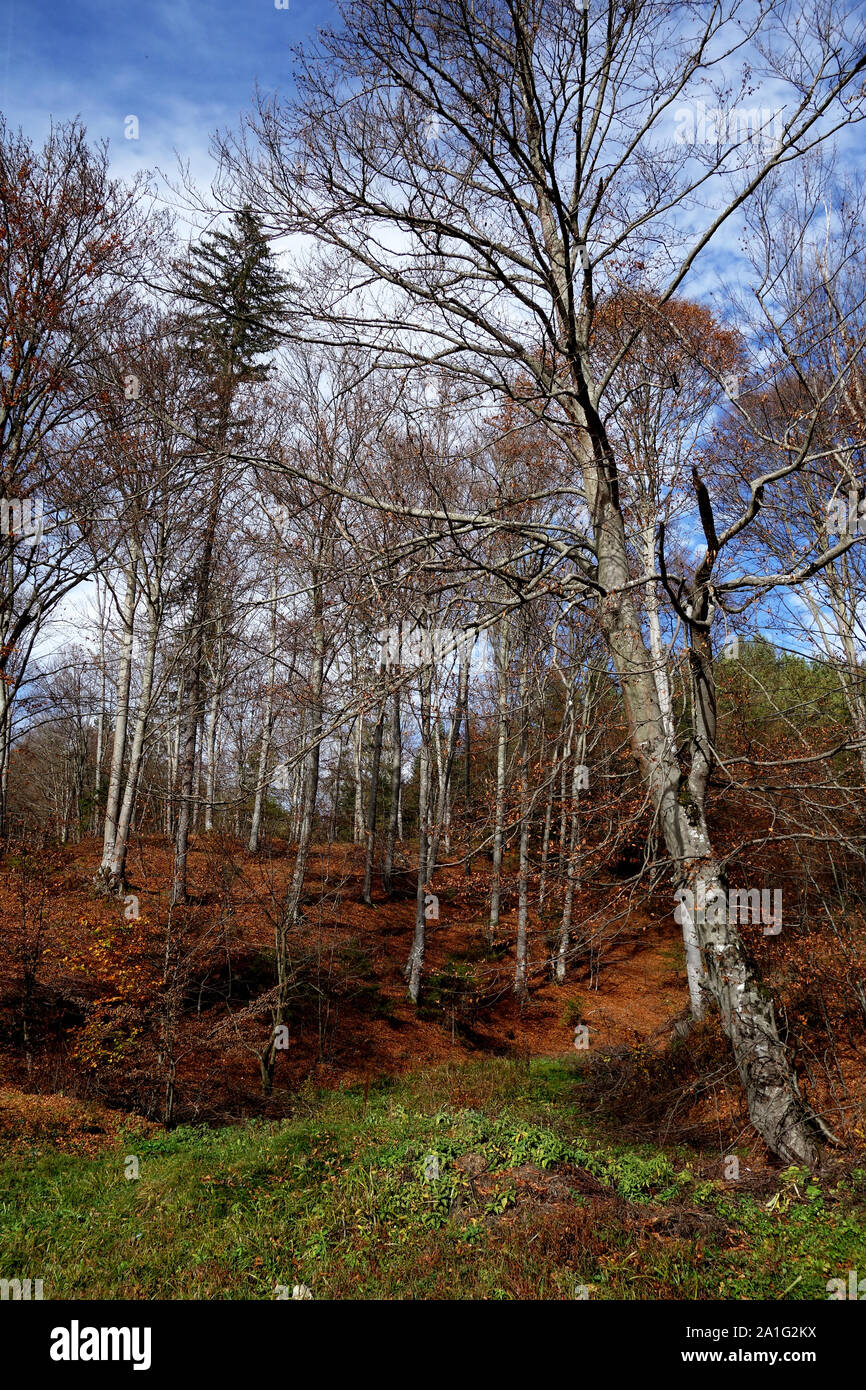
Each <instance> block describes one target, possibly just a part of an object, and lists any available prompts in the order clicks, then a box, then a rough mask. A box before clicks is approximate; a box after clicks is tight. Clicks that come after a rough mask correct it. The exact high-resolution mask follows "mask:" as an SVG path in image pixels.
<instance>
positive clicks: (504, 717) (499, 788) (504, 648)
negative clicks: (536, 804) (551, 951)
mask: <svg viewBox="0 0 866 1390" xmlns="http://www.w3.org/2000/svg"><path fill="white" fill-rule="evenodd" d="M508 644H509V625H508V620H507V619H503V620H502V622H501V624H500V632H499V643H498V646H497V651H496V658H497V659H496V670H497V676H498V681H499V690H498V697H497V706H496V712H497V722H496V800H495V802H494V808H493V869H492V874H491V879H490V921H489V925H488V929H487V934H488V938H489V939H490V941H493V939H494V937H495V935H496V931H497V928H498V927H499V909H500V903H501V900H502V850H503V831H504V825H505V773H506V767H507V757H508V656H509V651H508Z"/></svg>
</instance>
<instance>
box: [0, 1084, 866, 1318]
mask: <svg viewBox="0 0 866 1390" xmlns="http://www.w3.org/2000/svg"><path fill="white" fill-rule="evenodd" d="M434 1155H435V1158H436V1162H435V1163H434V1162H433V1161H432V1156H434ZM130 1156H134V1157H135V1158H137V1160H138V1164H139V1174H140V1176H139V1177H138V1179H137V1180H135V1179H128V1178H127V1177H126V1176H125V1169H126V1167H127V1166H128V1165H127V1158H128V1157H130ZM691 1161H692V1163H694V1157H692V1160H691ZM437 1164H438V1177H437V1176H431V1174H435V1172H436V1167H437ZM717 1166H718V1167H719V1170H720V1171H721V1164H720V1163H719V1164H718V1165H717ZM864 1211H866V1173H864V1172H862V1171H859V1172H855V1173H854V1174H853V1175H848V1176H847V1177H846V1178H845V1179H844V1180H843V1181H841V1182H839V1183H837V1184H836V1185H835V1186H834V1187H832V1188H826V1189H825V1188H822V1187H821V1186H820V1185H819V1184H817V1183H813V1182H811V1180H809V1179H808V1178H807V1177H806V1175H805V1174H803V1173H800V1172H797V1171H796V1170H788V1172H787V1173H785V1174H781V1175H779V1178H778V1181H777V1183H776V1186H775V1187H774V1189H773V1191H772V1192H771V1193H770V1195H769V1196H767V1195H766V1194H765V1193H762V1194H761V1195H760V1196H759V1197H758V1196H744V1195H738V1194H737V1192H736V1189H735V1188H733V1187H732V1185H731V1184H727V1183H725V1182H724V1181H722V1180H721V1179H720V1180H718V1181H713V1180H709V1179H707V1178H706V1177H701V1176H699V1174H698V1173H696V1172H695V1171H693V1168H692V1167H690V1166H689V1159H688V1156H687V1155H685V1154H684V1153H682V1152H677V1151H674V1150H668V1151H661V1150H658V1149H653V1148H649V1147H646V1148H635V1147H631V1148H627V1147H624V1146H617V1145H615V1144H612V1143H610V1142H609V1141H607V1140H605V1139H603V1138H602V1137H601V1136H600V1135H599V1133H598V1132H594V1131H593V1130H592V1128H591V1127H590V1125H589V1124H588V1123H587V1122H586V1121H585V1119H583V1118H582V1117H581V1113H580V1110H579V1106H578V1103H577V1090H576V1087H575V1084H574V1078H573V1076H572V1075H571V1074H569V1072H567V1071H566V1070H565V1069H564V1068H562V1067H560V1066H557V1065H556V1064H553V1063H537V1064H533V1066H532V1067H531V1068H530V1069H528V1070H527V1068H526V1067H523V1066H521V1067H518V1066H515V1065H514V1064H513V1063H510V1062H490V1061H487V1062H484V1063H479V1064H475V1065H472V1066H468V1067H461V1068H456V1067H450V1068H444V1069H441V1070H440V1071H438V1072H434V1073H427V1074H424V1075H419V1076H417V1077H412V1078H409V1079H407V1080H403V1081H393V1082H389V1083H385V1084H383V1085H381V1086H380V1087H378V1088H376V1089H371V1090H370V1091H369V1093H368V1094H367V1095H366V1096H365V1095H364V1093H363V1091H362V1090H360V1089H358V1090H353V1091H344V1092H333V1091H331V1092H323V1093H316V1092H312V1091H304V1092H302V1093H301V1094H300V1096H299V1097H298V1107H297V1112H296V1115H295V1117H294V1118H293V1119H291V1120H290V1121H286V1122H282V1123H280V1124H265V1123H247V1124H244V1125H241V1126H237V1127H232V1128H227V1129H222V1130H208V1129H198V1128H183V1129H178V1130H175V1131H173V1132H171V1133H165V1134H163V1133H160V1134H157V1135H155V1136H152V1137H150V1138H142V1137H141V1136H140V1135H139V1136H136V1137H134V1138H133V1137H129V1138H128V1139H127V1140H125V1141H124V1140H122V1141H121V1142H120V1144H119V1145H118V1146H117V1148H116V1149H115V1150H113V1151H108V1152H105V1153H102V1154H101V1155H99V1156H97V1157H93V1158H88V1157H82V1156H79V1155H76V1154H66V1153H58V1152H56V1150H52V1149H51V1148H49V1147H48V1146H45V1145H37V1146H35V1147H34V1148H32V1149H31V1150H30V1151H29V1152H28V1153H27V1154H26V1155H22V1154H15V1155H10V1156H8V1157H7V1158H5V1160H4V1161H3V1163H2V1166H0V1277H4V1278H14V1277H21V1278H26V1277H31V1278H42V1279H43V1281H44V1288H45V1297H46V1298H99V1297H101V1298H206V1299H222V1298H226V1299H228V1298H240V1299H260V1298H273V1297H274V1296H275V1289H276V1286H277V1285H289V1286H291V1285H292V1284H295V1283H305V1284H308V1285H309V1286H310V1287H311V1288H312V1290H313V1294H314V1297H317V1298H367V1299H371V1298H385V1299H390V1298H421V1299H429V1298H455V1299H479V1298H481V1299H486V1298H505V1299H509V1298H530V1299H549V1298H569V1299H570V1298H574V1297H575V1286H577V1285H580V1286H583V1287H584V1289H585V1290H586V1295H587V1296H588V1297H590V1298H602V1299H608V1298H619V1299H648V1298H649V1299H651V1298H677V1299H696V1298H697V1299H700V1298H720V1297H721V1298H733V1299H743V1298H745V1299H749V1298H760V1297H766V1298H779V1297H782V1296H785V1297H787V1298H790V1299H804V1298H825V1297H826V1281H827V1279H828V1278H835V1277H840V1276H845V1274H846V1271H847V1270H849V1269H856V1268H859V1269H860V1270H861V1271H863V1272H866V1234H864Z"/></svg>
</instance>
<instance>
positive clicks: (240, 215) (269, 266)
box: [177, 208, 291, 391]
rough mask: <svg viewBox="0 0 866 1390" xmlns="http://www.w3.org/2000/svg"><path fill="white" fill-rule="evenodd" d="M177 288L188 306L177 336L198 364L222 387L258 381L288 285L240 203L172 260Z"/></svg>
mask: <svg viewBox="0 0 866 1390" xmlns="http://www.w3.org/2000/svg"><path fill="white" fill-rule="evenodd" d="M177 290H178V293H179V295H180V296H181V298H183V299H185V300H187V301H188V302H189V305H190V307H189V309H188V310H187V311H186V312H185V313H182V314H181V317H180V333H181V341H182V342H183V345H184V347H185V348H186V350H187V351H188V352H189V353H190V355H191V356H192V357H193V358H194V359H195V362H196V364H197V366H198V367H199V369H200V370H203V371H204V372H206V373H207V374H208V375H210V376H212V377H213V378H215V379H217V380H218V381H220V382H221V383H223V387H224V389H225V387H228V389H229V391H231V390H233V388H234V387H235V386H237V385H239V384H240V383H241V382H247V381H263V380H264V379H265V377H266V376H267V374H268V371H269V363H268V362H263V361H262V360H261V359H262V358H265V357H267V356H268V354H270V353H272V352H273V351H274V349H275V348H276V346H277V344H278V343H279V340H280V334H279V330H278V325H279V324H280V323H281V322H283V321H284V320H285V318H286V315H287V314H288V312H289V305H290V299H289V295H290V291H291V286H290V285H289V282H288V281H287V280H286V278H285V276H284V275H283V274H282V272H281V271H280V270H279V268H278V266H277V265H276V263H275V261H274V257H273V254H272V252H271V248H270V246H269V245H268V241H267V238H266V237H265V235H264V233H263V231H262V224H261V221H260V219H259V218H257V217H256V216H255V214H254V213H252V212H250V210H249V209H248V208H244V209H242V210H241V211H240V212H235V213H233V214H232V224H231V226H230V228H229V229H228V230H227V231H215V232H208V233H206V234H205V236H203V237H202V239H201V241H200V242H199V243H198V245H196V246H193V247H191V248H190V253H189V259H188V260H187V261H186V262H185V263H184V264H182V265H178V267H177Z"/></svg>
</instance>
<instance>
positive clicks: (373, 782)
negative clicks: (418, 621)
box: [361, 667, 386, 907]
mask: <svg viewBox="0 0 866 1390" xmlns="http://www.w3.org/2000/svg"><path fill="white" fill-rule="evenodd" d="M383 673H384V667H382V669H381V670H380V673H379V674H380V676H381V675H382V674H383ZM385 710H386V701H384V700H383V701H382V704H381V705H380V707H379V717H378V719H377V720H376V729H375V733H374V735H373V764H372V767H371V770H370V790H369V793H368V795H367V855H366V862H365V864H364V886H363V888H362V889H361V902H362V903H366V905H367V906H368V907H372V905H373V899H372V896H371V894H372V891H373V857H374V853H375V849H376V808H377V806H378V804H379V764H380V763H381V761H382V739H383V736H384V731H385Z"/></svg>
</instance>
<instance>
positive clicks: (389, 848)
mask: <svg viewBox="0 0 866 1390" xmlns="http://www.w3.org/2000/svg"><path fill="white" fill-rule="evenodd" d="M402 780H403V739H402V733H401V729H400V690H399V687H398V688H397V689H396V690H395V691H394V695H393V699H392V704H391V797H390V801H389V804H388V829H387V832H386V834H385V855H384V859H383V862H382V883H383V885H384V888H385V892H386V893H390V891H391V885H392V882H393V875H394V850H395V847H396V840H397V820H398V817H399V814H400V787H401V783H402ZM401 838H402V835H401Z"/></svg>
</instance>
